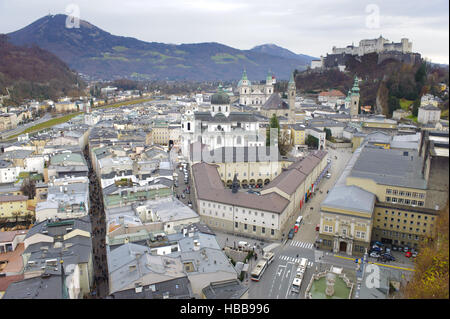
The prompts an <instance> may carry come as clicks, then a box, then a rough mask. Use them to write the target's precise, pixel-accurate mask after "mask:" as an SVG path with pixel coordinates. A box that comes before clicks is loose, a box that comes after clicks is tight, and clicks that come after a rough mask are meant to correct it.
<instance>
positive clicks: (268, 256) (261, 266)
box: [250, 252, 274, 281]
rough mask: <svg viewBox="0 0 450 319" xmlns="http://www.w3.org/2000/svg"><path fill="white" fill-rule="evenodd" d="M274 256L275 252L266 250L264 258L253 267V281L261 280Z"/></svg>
mask: <svg viewBox="0 0 450 319" xmlns="http://www.w3.org/2000/svg"><path fill="white" fill-rule="evenodd" d="M273 258H274V253H272V252H266V253H265V254H264V256H263V258H262V259H261V260H260V261H259V262H258V263H257V264H256V267H255V268H254V269H253V271H252V273H251V277H250V279H251V280H253V281H259V279H261V276H262V275H263V273H264V271H265V270H266V268H267V267H268V266H269V265H270V264H271V263H272V261H273Z"/></svg>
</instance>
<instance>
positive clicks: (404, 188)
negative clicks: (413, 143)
mask: <svg viewBox="0 0 450 319" xmlns="http://www.w3.org/2000/svg"><path fill="white" fill-rule="evenodd" d="M422 166H423V159H422V157H420V156H419V153H418V151H417V150H408V149H389V148H385V147H383V146H382V148H380V147H374V145H373V144H372V145H369V144H368V142H367V141H365V142H364V143H363V146H362V147H360V148H358V149H357V150H356V151H355V153H354V154H353V157H352V159H351V160H350V161H349V164H348V166H347V167H346V169H345V171H344V173H343V174H344V176H341V178H340V179H339V180H338V182H336V186H335V187H334V188H333V189H332V190H331V191H330V194H329V195H328V196H327V198H326V199H325V201H324V202H323V203H322V206H321V226H320V239H321V240H322V243H321V246H322V248H323V249H333V251H334V252H345V253H347V254H349V255H358V254H362V253H364V248H367V249H369V243H370V240H377V241H380V242H383V243H386V244H392V245H398V246H407V247H410V248H417V247H418V246H419V244H420V242H421V241H424V240H425V239H426V238H428V237H432V236H433V235H434V234H433V227H434V225H435V222H436V219H437V216H438V212H439V210H437V209H435V207H434V205H435V204H436V201H435V199H432V198H430V199H429V200H428V199H427V194H428V189H427V185H428V181H427V179H426V176H425V175H424V174H423V173H422ZM447 174H448V172H447ZM447 176H448V175H447ZM353 193H358V194H353ZM336 194H337V195H336ZM365 197H367V199H364V198H365ZM369 199H370V200H372V199H373V202H374V203H373V205H372V206H371V205H369V202H370V200H369ZM356 204H358V205H359V206H358V207H357V208H358V209H356V208H355V207H354V206H355V205H356ZM352 205H353V206H352ZM371 207H372V208H371ZM362 211H364V212H365V213H366V216H365V219H366V226H367V227H369V228H367V230H366V231H365V235H367V236H366V237H365V239H366V242H365V244H362V242H361V241H360V243H359V244H357V246H358V247H352V248H349V245H353V244H354V243H352V241H351V240H344V239H343V237H339V236H341V235H342V234H336V233H335V232H336V231H339V229H340V228H342V227H340V226H339V223H338V221H336V220H337V219H340V220H341V221H342V220H344V221H345V223H348V224H349V225H350V226H351V227H352V231H351V233H352V234H353V235H352V236H353V238H350V239H352V240H355V239H356V238H358V233H354V230H353V228H354V229H355V231H357V230H356V229H357V225H358V223H360V224H362V221H361V220H360V219H361V217H362V216H361V215H360V213H361V212H362ZM333 223H335V225H334V226H333V225H332V224H333ZM355 223H356V224H355ZM325 226H326V227H325ZM330 227H332V228H331V229H332V231H331V232H330V231H329V228H330ZM327 229H328V232H327ZM359 231H360V233H359V239H361V231H362V230H359ZM347 236H348V232H347ZM343 242H345V243H343ZM355 245H356V244H355Z"/></svg>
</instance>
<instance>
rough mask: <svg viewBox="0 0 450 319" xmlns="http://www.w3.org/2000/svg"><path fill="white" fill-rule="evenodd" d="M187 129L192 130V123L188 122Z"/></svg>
mask: <svg viewBox="0 0 450 319" xmlns="http://www.w3.org/2000/svg"><path fill="white" fill-rule="evenodd" d="M187 130H188V131H190V130H191V123H189V122H188V127H187Z"/></svg>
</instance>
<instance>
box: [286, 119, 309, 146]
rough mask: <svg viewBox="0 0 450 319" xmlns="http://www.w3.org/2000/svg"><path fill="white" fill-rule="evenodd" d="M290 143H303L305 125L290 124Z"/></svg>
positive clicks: (304, 139)
mask: <svg viewBox="0 0 450 319" xmlns="http://www.w3.org/2000/svg"><path fill="white" fill-rule="evenodd" d="M290 127H291V136H292V144H294V145H305V141H306V136H307V134H306V133H305V126H304V125H301V124H294V125H291V126H290Z"/></svg>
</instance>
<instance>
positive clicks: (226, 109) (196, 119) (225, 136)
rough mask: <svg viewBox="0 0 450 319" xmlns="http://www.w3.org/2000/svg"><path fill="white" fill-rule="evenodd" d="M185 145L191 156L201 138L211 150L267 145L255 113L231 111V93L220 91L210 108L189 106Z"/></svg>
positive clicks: (183, 129)
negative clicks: (192, 148)
mask: <svg viewBox="0 0 450 319" xmlns="http://www.w3.org/2000/svg"><path fill="white" fill-rule="evenodd" d="M181 132H182V133H181V143H180V144H181V149H182V152H183V155H184V156H188V154H189V148H190V145H191V144H192V143H195V142H201V143H202V144H205V145H207V146H208V147H209V149H210V150H212V149H215V148H220V147H223V146H249V144H250V143H251V144H252V145H254V146H263V145H265V132H264V135H262V136H259V124H258V120H257V119H256V117H255V116H254V115H253V114H250V113H242V112H231V107H230V101H229V97H228V95H227V94H226V93H224V92H222V91H219V92H218V93H216V94H214V95H213V96H212V97H211V109H210V111H209V112H193V111H192V110H190V109H189V110H187V111H186V113H185V114H184V115H183V117H182V120H181Z"/></svg>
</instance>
